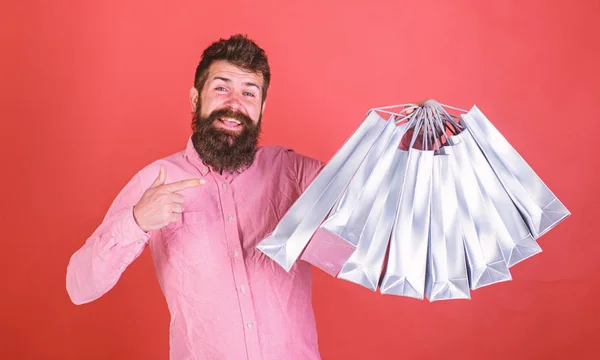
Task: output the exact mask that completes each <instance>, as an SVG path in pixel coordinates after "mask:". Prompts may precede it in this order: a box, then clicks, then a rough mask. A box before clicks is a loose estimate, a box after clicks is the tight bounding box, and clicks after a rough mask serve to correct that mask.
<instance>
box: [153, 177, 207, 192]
mask: <svg viewBox="0 0 600 360" xmlns="http://www.w3.org/2000/svg"><path fill="white" fill-rule="evenodd" d="M205 182H206V181H204V179H189V180H181V181H176V182H173V183H170V184H166V185H163V189H164V190H166V191H169V192H178V191H181V190H185V189H189V188H193V187H196V186H200V185H204V183H205Z"/></svg>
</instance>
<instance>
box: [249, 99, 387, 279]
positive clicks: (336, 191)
mask: <svg viewBox="0 0 600 360" xmlns="http://www.w3.org/2000/svg"><path fill="white" fill-rule="evenodd" d="M386 124H387V121H386V120H385V119H383V118H382V117H381V116H379V114H377V112H375V111H370V112H369V113H368V115H367V117H366V119H365V120H364V121H363V122H362V124H361V125H360V126H359V127H358V129H357V130H356V131H355V132H354V133H353V134H352V136H351V137H350V138H349V139H348V140H347V141H346V142H345V143H344V145H343V146H342V147H341V148H340V150H338V152H336V154H335V155H334V156H333V157H332V158H331V160H330V161H329V162H328V163H327V165H325V166H324V168H323V169H322V170H321V172H320V173H319V175H317V177H316V178H315V179H314V180H313V182H312V183H311V184H310V185H309V186H308V187H307V188H306V190H305V191H304V193H303V194H302V195H301V196H300V197H299V198H298V199H297V200H296V201H295V202H294V204H292V206H291V207H290V209H288V211H287V212H286V213H285V215H284V216H283V217H282V218H281V220H280V221H279V223H278V224H277V226H276V227H275V229H274V230H273V232H272V233H271V234H270V235H268V236H267V237H266V238H265V239H263V240H262V241H261V242H260V243H259V244H258V246H257V248H258V250H260V251H261V252H263V253H264V254H265V255H267V256H268V257H270V258H271V259H273V261H275V262H276V263H278V264H279V265H280V266H281V267H283V268H284V269H285V270H286V271H289V270H290V269H291V268H292V266H293V265H294V263H295V262H296V260H297V259H298V257H299V256H300V254H301V253H302V251H303V250H304V248H305V247H306V244H307V243H308V242H309V240H310V238H311V236H312V235H313V234H314V232H315V230H316V229H317V227H318V226H319V225H320V224H321V223H322V221H323V220H324V219H325V217H326V216H327V214H328V213H329V212H330V210H331V208H332V206H333V205H334V203H335V202H336V201H337V200H338V198H339V197H340V195H341V194H342V193H343V191H344V189H345V188H346V186H347V185H348V183H349V182H350V180H351V179H352V176H353V175H354V173H355V172H356V170H357V169H358V167H359V165H360V164H361V163H362V161H363V160H364V158H365V156H366V155H367V153H368V152H369V150H370V149H371V148H372V146H373V144H374V143H375V142H376V141H377V139H378V138H379V137H380V135H381V134H382V132H383V130H384V128H385V125H386Z"/></svg>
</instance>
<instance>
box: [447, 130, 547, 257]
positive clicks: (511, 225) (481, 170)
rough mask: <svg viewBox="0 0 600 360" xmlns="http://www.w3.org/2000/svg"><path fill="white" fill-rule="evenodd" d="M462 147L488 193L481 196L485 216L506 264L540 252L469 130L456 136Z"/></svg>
mask: <svg viewBox="0 0 600 360" xmlns="http://www.w3.org/2000/svg"><path fill="white" fill-rule="evenodd" d="M456 137H457V138H459V139H460V141H461V144H463V146H458V147H457V149H456V151H461V152H462V154H463V156H465V157H467V158H468V160H469V162H470V164H471V166H472V167H473V169H475V175H476V177H477V184H478V186H479V187H480V188H481V189H482V192H485V193H486V194H487V195H488V196H486V197H484V200H485V202H486V204H485V205H486V209H487V210H488V216H489V217H490V220H491V221H492V223H493V224H494V229H495V230H496V234H497V236H498V244H499V245H500V248H501V250H502V254H503V255H504V260H505V261H506V263H507V265H508V266H509V267H511V266H513V265H515V264H517V263H518V262H520V261H522V260H525V259H527V258H529V257H530V256H532V255H535V254H537V253H539V252H541V251H542V249H541V248H540V246H539V245H538V243H537V242H536V241H535V239H534V238H533V236H532V235H531V232H530V231H529V228H528V227H527V224H525V221H524V220H523V217H522V216H521V214H520V213H519V210H518V209H517V207H516V206H515V204H514V203H513V202H512V200H511V199H510V196H509V195H508V193H507V192H506V190H505V189H504V187H502V183H501V182H500V180H499V179H498V178H497V177H496V174H495V173H494V171H493V170H492V168H491V167H490V164H489V163H488V162H487V160H486V159H485V156H484V155H483V153H482V152H481V149H480V148H479V146H478V145H477V143H476V142H475V140H474V139H473V137H472V135H471V133H470V132H469V131H463V132H462V133H461V134H459V135H457V136H456Z"/></svg>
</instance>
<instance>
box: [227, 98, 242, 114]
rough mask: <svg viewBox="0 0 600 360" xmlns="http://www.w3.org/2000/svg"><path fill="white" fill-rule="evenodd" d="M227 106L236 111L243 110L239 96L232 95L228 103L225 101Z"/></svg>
mask: <svg viewBox="0 0 600 360" xmlns="http://www.w3.org/2000/svg"><path fill="white" fill-rule="evenodd" d="M225 105H226V106H228V107H230V108H231V109H233V110H236V111H239V110H241V109H242V103H241V101H240V99H239V95H236V94H230V95H229V98H228V99H227V101H225Z"/></svg>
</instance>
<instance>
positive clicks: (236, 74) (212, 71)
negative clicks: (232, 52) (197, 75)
mask: <svg viewBox="0 0 600 360" xmlns="http://www.w3.org/2000/svg"><path fill="white" fill-rule="evenodd" d="M215 78H226V79H229V80H232V81H240V82H253V83H256V84H257V85H260V86H262V85H263V77H262V74H260V73H255V72H251V71H248V70H246V69H242V68H240V67H238V66H236V65H233V64H231V63H230V62H227V61H225V60H218V61H215V62H214V63H212V64H211V65H210V67H209V69H208V79H209V81H212V80H215Z"/></svg>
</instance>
